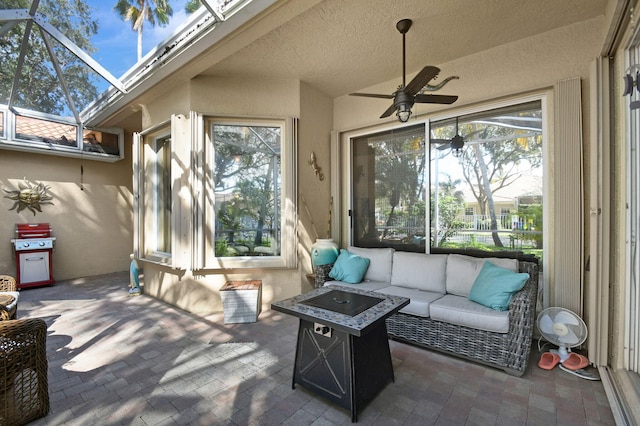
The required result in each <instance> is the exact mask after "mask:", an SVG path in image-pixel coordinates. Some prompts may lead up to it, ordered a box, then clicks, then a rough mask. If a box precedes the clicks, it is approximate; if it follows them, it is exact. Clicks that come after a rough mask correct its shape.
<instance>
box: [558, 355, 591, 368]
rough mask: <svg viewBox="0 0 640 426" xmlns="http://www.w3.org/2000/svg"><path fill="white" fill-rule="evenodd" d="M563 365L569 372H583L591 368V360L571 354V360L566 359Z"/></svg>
mask: <svg viewBox="0 0 640 426" xmlns="http://www.w3.org/2000/svg"><path fill="white" fill-rule="evenodd" d="M562 365H564V366H565V367H566V368H568V369H569V370H573V371H576V370H581V369H583V368H585V367H588V366H589V358H587V357H586V356H584V355H580V354H577V353H575V352H571V353H570V354H569V358H567V359H565V360H564V362H563V363H562Z"/></svg>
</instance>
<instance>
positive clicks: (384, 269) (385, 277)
mask: <svg viewBox="0 0 640 426" xmlns="http://www.w3.org/2000/svg"><path fill="white" fill-rule="evenodd" d="M348 250H349V251H350V252H351V253H353V254H355V255H358V256H360V257H364V258H366V259H369V260H370V261H371V262H370V263H369V268H368V269H367V272H366V273H365V274H364V280H365V281H382V282H387V283H390V282H391V264H392V262H393V252H394V250H393V249H392V248H361V247H352V246H349V248H348Z"/></svg>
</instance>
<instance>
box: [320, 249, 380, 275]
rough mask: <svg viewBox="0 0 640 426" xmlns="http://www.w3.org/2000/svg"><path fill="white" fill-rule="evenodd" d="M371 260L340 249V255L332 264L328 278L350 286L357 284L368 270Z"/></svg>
mask: <svg viewBox="0 0 640 426" xmlns="http://www.w3.org/2000/svg"><path fill="white" fill-rule="evenodd" d="M370 262H371V260H369V259H367V258H366V257H360V256H358V255H355V254H353V253H351V252H349V251H347V250H345V249H340V255H339V256H338V258H337V259H336V262H335V263H334V264H333V268H332V269H331V271H330V272H329V276H330V277H331V278H333V279H334V280H338V281H344V282H346V283H350V284H358V283H359V282H360V281H362V278H363V277H364V274H365V273H366V272H367V269H368V268H369V263H370Z"/></svg>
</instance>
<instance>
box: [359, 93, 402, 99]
mask: <svg viewBox="0 0 640 426" xmlns="http://www.w3.org/2000/svg"><path fill="white" fill-rule="evenodd" d="M349 96H362V97H364V98H381V99H393V98H394V96H395V95H381V94H379V93H349Z"/></svg>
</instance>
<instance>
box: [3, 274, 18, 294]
mask: <svg viewBox="0 0 640 426" xmlns="http://www.w3.org/2000/svg"><path fill="white" fill-rule="evenodd" d="M0 291H16V280H15V278H13V277H12V276H11V275H0Z"/></svg>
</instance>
